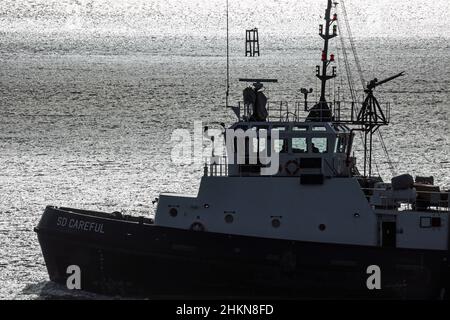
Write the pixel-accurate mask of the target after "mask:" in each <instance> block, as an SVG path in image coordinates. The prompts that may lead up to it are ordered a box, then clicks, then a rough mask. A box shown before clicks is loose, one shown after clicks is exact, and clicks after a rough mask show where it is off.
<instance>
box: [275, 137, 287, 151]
mask: <svg viewBox="0 0 450 320" xmlns="http://www.w3.org/2000/svg"><path fill="white" fill-rule="evenodd" d="M274 149H275V152H276V153H287V152H288V151H289V149H288V140H287V139H275V140H274Z"/></svg>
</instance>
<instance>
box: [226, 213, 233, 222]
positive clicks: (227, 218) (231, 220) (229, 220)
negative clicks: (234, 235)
mask: <svg viewBox="0 0 450 320" xmlns="http://www.w3.org/2000/svg"><path fill="white" fill-rule="evenodd" d="M233 221H234V217H233V215H231V214H227V215H226V216H225V222H226V223H233Z"/></svg>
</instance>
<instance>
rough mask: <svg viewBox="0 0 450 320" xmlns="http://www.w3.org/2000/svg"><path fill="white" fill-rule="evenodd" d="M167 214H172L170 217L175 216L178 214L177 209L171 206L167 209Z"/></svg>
mask: <svg viewBox="0 0 450 320" xmlns="http://www.w3.org/2000/svg"><path fill="white" fill-rule="evenodd" d="M169 214H170V216H172V217H176V216H177V215H178V210H177V209H176V208H171V209H170V210H169Z"/></svg>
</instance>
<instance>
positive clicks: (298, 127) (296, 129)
mask: <svg viewBox="0 0 450 320" xmlns="http://www.w3.org/2000/svg"><path fill="white" fill-rule="evenodd" d="M292 131H303V132H305V131H308V127H307V126H294V127H292Z"/></svg>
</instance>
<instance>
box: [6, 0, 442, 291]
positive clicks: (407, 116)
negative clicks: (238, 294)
mask: <svg viewBox="0 0 450 320" xmlns="http://www.w3.org/2000/svg"><path fill="white" fill-rule="evenodd" d="M85 2H86V1H85ZM99 2H102V1H87V2H86V3H92V4H93V5H92V10H91V11H90V12H88V13H85V15H90V17H91V19H88V20H86V19H85V18H83V17H84V16H83V15H82V18H80V19H81V20H79V19H78V18H76V17H77V16H74V15H72V14H67V12H66V13H64V12H59V11H58V10H59V9H58V8H60V7H59V6H58V5H57V4H56V2H52V1H49V2H48V3H50V4H52V3H53V5H54V6H53V7H51V6H50V5H49V4H47V5H46V6H45V5H44V4H43V3H44V2H43V1H18V2H15V1H2V5H0V14H1V15H0V31H1V34H0V151H1V152H0V197H1V200H0V298H16V299H35V298H40V297H41V298H66V297H72V294H71V293H69V292H67V291H65V290H63V289H61V288H59V287H57V286H55V285H52V284H49V283H48V282H47V281H48V277H47V274H46V269H45V265H44V262H43V259H42V257H41V254H40V249H39V246H38V243H37V239H36V236H35V234H34V233H33V231H32V229H33V227H34V226H35V225H36V224H37V222H38V220H39V217H40V214H41V213H42V211H43V209H44V208H45V206H46V205H48V204H53V205H64V206H75V207H80V208H86V209H95V210H106V211H117V210H119V211H123V212H125V213H129V214H135V215H145V216H150V215H152V214H153V209H154V208H153V206H152V204H151V200H152V199H153V198H154V197H156V196H157V195H158V194H159V193H160V192H161V191H172V192H182V193H196V190H197V187H198V183H199V179H200V177H201V175H202V168H201V167H199V166H176V165H174V164H172V163H171V161H170V151H171V142H170V138H171V134H172V132H173V130H175V129H177V128H187V129H193V124H194V120H203V121H205V122H208V121H225V122H226V123H227V124H230V123H231V122H232V121H233V116H232V114H231V113H230V112H229V111H228V110H225V109H224V107H223V105H224V84H225V76H224V74H225V73H224V72H225V59H224V57H223V52H224V39H223V37H222V36H221V35H220V33H219V32H216V33H214V32H211V30H209V29H208V28H207V22H208V21H216V20H214V19H213V18H211V17H209V15H208V14H206V13H205V12H208V10H213V12H215V11H214V10H216V9H214V8H213V4H214V2H213V4H209V5H207V6H206V7H202V8H203V10H201V12H200V13H199V15H200V16H201V17H203V16H202V15H205V17H209V18H208V19H209V20H208V19H207V20H205V21H204V22H203V23H200V22H198V21H197V20H196V19H193V18H192V16H193V15H194V11H193V9H192V10H191V9H190V10H191V11H189V13H188V14H187V13H186V12H184V11H183V10H182V8H183V7H182V6H181V5H180V4H178V6H175V7H171V6H170V5H168V4H167V5H164V4H163V2H158V1H156V2H154V3H153V2H151V4H152V5H154V6H158V5H159V7H158V8H159V9H158V10H159V11H158V12H159V15H157V16H158V17H159V20H158V19H157V21H160V26H161V27H160V28H159V29H158V24H157V23H156V22H154V21H153V20H152V19H148V17H145V16H144V17H141V16H140V14H141V13H139V12H141V11H139V10H138V9H139V8H140V7H137V9H132V8H131V9H130V8H128V7H127V9H126V10H125V11H123V12H125V13H123V14H122V16H120V15H118V14H117V12H118V11H117V10H116V11H114V10H115V9H114V8H115V7H114V6H112V7H111V8H112V9H110V11H108V12H109V13H108V12H106V13H105V12H104V11H99V10H100V9H98V7H99V4H98V3H99ZM103 2H105V1H103ZM106 2H108V1H106ZM109 2H111V3H115V4H116V5H117V6H120V4H119V2H114V1H109ZM109 2H108V3H109ZM137 2H139V1H137ZM30 3H31V4H33V3H34V6H31V5H30ZM132 3H134V2H132ZM139 3H140V2H139ZM155 3H156V4H155ZM202 3H203V2H202ZM282 3H283V2H282ZM350 3H352V4H353V7H352V8H355V6H356V4H355V1H353V2H350ZM399 3H403V2H401V1H400V2H399ZM3 4H6V5H3ZM18 4H22V6H20V5H18ZM141 4H142V3H141ZM403 4H404V3H403ZM440 4H441V5H442V6H444V8H445V5H447V6H448V4H447V2H441V3H440ZM284 5H285V4H284ZM404 5H405V4H404ZM49 6H50V7H51V8H53V9H52V10H54V12H53V11H52V12H53V15H51V14H50V13H49V12H50V11H51V10H50V9H51V8H50V9H49ZM149 6H150V5H149ZM180 6H181V9H180ZM281 7H282V8H285V7H283V6H281ZM313 7H314V8H313V9H315V8H316V4H314V5H313ZM5 8H7V9H8V8H9V11H8V10H7V9H5ZM75 8H77V7H76V6H75ZM83 8H86V7H83ZM96 8H97V9H96ZM108 8H109V7H107V9H108ZM155 8H156V7H155ZM155 8H153V9H151V10H156V9H155ZM176 8H178V9H176ZM189 8H190V7H189ZM208 8H209V9H208ZM433 8H435V7H433ZM107 9H105V10H107ZM319 9H320V8H319ZM368 9H369V10H374V9H373V8H371V7H370V6H369V7H368ZM394 9H395V8H394ZM39 10H40V11H39ZM65 10H69V9H67V8H65ZM74 10H75V9H74ZM86 10H87V9H86ZM96 10H97V11H96ZM108 10H109V9H108ZM130 10H131V11H130ZM133 10H136V12H135V11H133ZM149 10H150V9H149ZM167 10H169V12H172V11H170V10H175V11H174V12H172V13H171V14H167ZM177 10H178V11H177ZM280 10H281V9H280ZM320 10H321V9H320ZM119 11H120V10H119ZM444 11H445V10H444ZM11 12H12V13H14V12H15V13H17V15H18V18H17V17H16V18H13V17H14V14H12V13H11ZM36 12H40V15H38V16H37V17H36ZM58 12H59V13H58ZM102 12H103V13H102ZM114 12H116V13H114ZM120 12H122V11H120ZM155 12H156V11H155ZM285 12H290V11H289V10H287V9H286V10H285ZM320 12H322V11H320ZM95 14H98V15H100V17H97V18H95V19H94V18H92V16H94V17H95ZM102 14H103V16H102ZM173 14H178V20H177V21H185V22H184V23H185V28H183V27H182V26H181V27H180V26H178V27H176V28H175V27H174V24H173V23H170V21H172V20H171V19H174V18H173V17H172V18H170V19H169V18H168V16H172V15H173ZM184 14H186V16H183V15H184ZM439 14H441V15H444V16H445V12H444V13H442V12H440V11H439ZM46 15H48V16H51V17H52V18H51V19H50V18H49V17H48V16H46ZM127 15H128V16H127ZM155 15H156V13H155ZM447 15H448V11H447ZM68 17H69V18H70V19H69V18H68ZM74 17H75V18H74ZM127 17H128V18H127ZM130 17H134V18H136V17H139V19H138V18H136V22H135V23H137V24H138V25H142V26H144V25H145V26H146V27H147V28H148V29H145V30H144V31H145V32H143V31H142V30H141V32H130V25H129V24H131V23H132V22H129V23H128V24H127V21H128V20H127V19H130ZM183 18H186V20H183ZM294 18H295V15H294V14H292V13H291V15H285V16H284V19H285V20H286V23H287V24H288V25H289V24H293V23H294V22H293V21H291V20H293V19H294ZM316 18H317V17H315V16H314V19H312V18H308V19H306V22H308V23H304V22H305V21H303V24H301V27H302V28H304V29H305V30H307V31H306V32H304V33H305V34H314V33H315V30H316V24H317V23H318V20H317V19H316ZM366 18H367V17H366ZM52 19H53V20H52ZM199 19H200V18H199ZM221 19H222V18H221ZM236 19H237V18H236ZM383 19H387V18H383ZM433 19H434V18H433V17H431V18H428V17H425V18H423V19H422V23H423V28H421V30H419V31H418V32H419V33H420V34H421V35H422V37H421V38H419V39H412V38H408V37H404V36H405V33H403V34H402V37H397V36H395V34H394V35H393V34H392V32H391V31H389V32H390V34H389V36H388V37H386V35H384V34H383V32H381V31H383V30H384V29H383V28H381V27H380V28H378V29H379V30H380V32H379V33H377V34H376V37H364V38H361V37H358V38H357V47H358V50H359V55H360V57H361V59H362V64H363V69H364V70H363V71H364V75H365V78H366V79H371V78H373V77H378V78H383V77H388V76H390V75H392V74H394V73H397V72H400V71H403V70H405V71H406V73H407V76H406V77H404V78H402V79H401V80H399V81H395V82H392V83H390V84H388V85H386V86H383V87H381V88H380V90H379V91H378V96H379V98H380V100H382V101H394V104H393V105H392V124H391V125H390V126H389V127H387V128H384V129H383V136H384V138H385V142H386V144H387V148H388V151H389V154H390V156H391V158H392V160H393V162H394V164H395V167H396V168H397V173H404V172H409V173H412V174H414V175H427V176H428V175H433V176H434V177H435V181H436V182H437V183H438V184H441V185H443V186H446V187H447V188H448V187H450V174H449V173H450V159H449V150H450V138H449V134H450V129H449V103H450V68H449V67H448V66H449V64H450V56H449V45H448V39H447V38H444V37H432V36H431V35H432V34H433V28H432V27H431V26H432V24H431V22H430V21H435V20H433ZM244 20H245V19H244V18H242V19H241V20H239V21H238V22H239V23H242V24H243V22H242V21H244ZM309 20H312V22H313V25H312V26H311V25H309V22H310V21H309ZM393 20H395V17H394V18H393ZM68 21H69V22H70V23H69V22H68ZM99 21H100V22H102V23H101V25H102V26H103V27H104V26H107V27H108V28H109V29H108V30H107V31H105V30H103V29H101V28H100V27H99V25H100V23H99ZM149 21H152V22H151V23H150V22H149ZM167 21H169V22H167ZM186 21H188V22H186ZM377 21H378V20H377ZM447 21H448V19H447ZM146 22H149V24H147V23H146ZM275 22H277V21H275ZM211 23H213V22H211ZM215 23H217V21H216V22H215ZM272 23H274V21H272ZM377 23H379V22H377ZM197 24H199V25H201V26H203V29H202V28H200V27H196V26H197ZM115 25H117V30H118V31H117V30H116V29H114V26H115ZM70 26H71V27H70ZM133 28H134V29H133ZM133 28H132V30H135V29H139V28H136V26H135V25H134V27H133ZM173 28H175V29H176V30H175V31H174V30H173ZM190 28H191V29H192V30H191V29H190ZM199 28H200V29H199ZM267 28H268V26H267ZM206 29H208V30H207V31H208V33H206V32H205V35H203V33H202V32H201V31H202V30H206ZM274 29H275V31H274V32H273V34H271V35H268V34H266V35H264V33H262V53H263V55H262V57H260V58H256V59H249V58H244V57H243V56H242V49H243V48H242V47H243V43H242V39H241V38H240V37H239V35H238V34H234V35H233V38H232V57H231V65H232V68H231V74H232V92H233V99H232V100H233V101H234V100H236V101H237V100H239V99H240V90H241V89H242V88H241V84H239V83H238V82H237V78H239V77H250V76H251V77H259V76H264V77H274V78H278V79H279V82H280V83H279V84H277V85H273V86H271V87H270V89H269V96H270V98H272V99H273V100H288V101H292V100H300V99H301V97H302V96H301V94H300V92H299V91H300V90H299V89H300V87H302V86H308V87H313V88H315V86H316V80H315V78H314V72H315V71H314V67H315V65H316V63H317V61H318V59H320V50H321V49H320V38H316V37H311V36H309V35H308V36H302V37H301V36H299V35H296V36H293V37H286V36H284V34H283V32H284V31H285V29H286V28H278V29H277V27H276V24H275V27H274ZM311 29H312V30H313V31H311ZM369 29H370V28H369ZM378 29H376V30H378ZM419 29H420V28H419ZM86 30H87V31H86ZM111 30H116V31H117V32H112V31H111ZM195 30H196V31H197V32H194V31H195ZM400 30H402V29H400ZM182 31H184V32H182ZM189 31H193V32H189ZM299 33H301V32H299ZM354 33H356V32H355V31H354ZM334 43H335V44H337V43H338V42H337V41H335V42H334ZM333 48H335V47H334V45H333ZM355 78H356V77H355ZM359 150H360V148H359ZM375 159H376V162H377V165H378V172H379V173H380V175H382V176H383V177H384V178H385V179H389V178H390V175H391V174H390V171H389V170H388V167H387V163H386V158H385V156H384V153H383V152H382V150H381V147H380V146H379V145H378V144H377V146H376V155H375ZM75 297H87V298H90V297H96V296H91V295H84V294H81V295H80V294H79V295H76V296H75Z"/></svg>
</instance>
